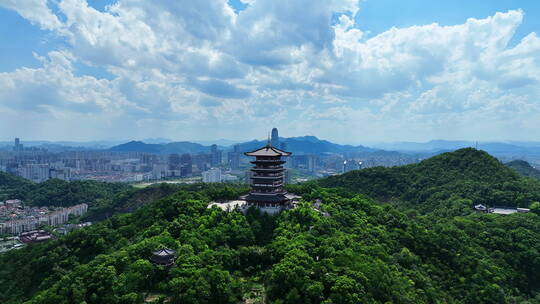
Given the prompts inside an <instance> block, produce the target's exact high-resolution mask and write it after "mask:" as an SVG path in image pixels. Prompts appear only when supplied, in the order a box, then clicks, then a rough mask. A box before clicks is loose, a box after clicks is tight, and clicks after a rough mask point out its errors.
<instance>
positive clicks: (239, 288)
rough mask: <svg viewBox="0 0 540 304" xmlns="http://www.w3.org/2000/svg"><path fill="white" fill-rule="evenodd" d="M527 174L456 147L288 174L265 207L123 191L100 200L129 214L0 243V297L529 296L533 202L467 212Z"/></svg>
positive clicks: (228, 190) (498, 197)
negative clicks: (376, 164)
mask: <svg viewBox="0 0 540 304" xmlns="http://www.w3.org/2000/svg"><path fill="white" fill-rule="evenodd" d="M539 185H540V182H538V181H535V180H533V179H528V178H524V177H521V176H519V175H518V174H517V173H515V172H514V171H513V170H511V169H509V168H507V167H505V166H504V165H502V164H501V163H500V162H498V161H497V160H496V159H494V158H492V157H491V156H489V155H488V154H487V153H485V152H481V151H477V150H474V149H463V150H458V151H455V152H451V153H445V154H442V155H439V156H436V157H434V158H431V159H427V160H424V161H422V162H420V163H418V164H415V165H408V166H404V167H395V168H371V169H364V170H360V171H353V172H350V173H347V174H344V175H341V176H336V177H330V178H327V179H323V180H320V181H317V182H312V183H306V184H300V185H291V186H290V187H289V190H290V191H291V192H294V193H297V194H300V195H302V197H303V199H302V201H301V202H300V203H299V205H298V206H297V208H295V209H292V210H286V211H283V212H281V213H280V214H278V215H276V216H268V215H266V214H261V213H260V212H259V211H258V210H256V209H251V210H249V211H248V212H247V213H246V214H243V213H241V212H237V211H234V212H224V211H222V210H221V209H219V208H217V207H212V208H208V204H209V203H210V202H211V201H213V200H219V199H230V198H234V197H236V196H238V195H241V194H243V193H245V192H246V188H245V187H235V186H227V185H219V184H218V185H193V186H190V187H181V188H177V189H161V190H159V191H158V190H145V191H148V192H145V193H144V194H138V193H139V192H138V191H141V190H134V189H128V190H123V191H121V193H118V194H116V196H115V197H116V203H113V204H112V206H117V207H118V206H129V207H128V209H129V208H133V209H136V210H135V211H133V212H130V213H123V214H116V215H114V216H112V217H111V218H109V219H106V220H104V221H101V222H99V223H97V224H95V225H93V226H90V227H87V228H84V229H80V230H77V231H75V232H72V233H70V234H69V235H67V236H62V237H59V238H58V239H55V240H53V241H50V242H47V243H42V244H34V245H30V246H27V247H25V248H23V249H20V250H14V251H10V252H7V253H4V254H0V286H2V287H1V288H0V303H6V304H16V303H17V304H18V303H51V304H52V303H55V304H57V303H87V304H93V303H113V304H114V303H321V304H331V303H335V304H337V303H540V259H539V256H540V217H539V215H538V214H536V213H535V212H536V211H537V210H533V211H535V212H530V213H516V214H512V215H507V216H503V215H496V214H485V213H475V212H473V211H472V204H473V203H477V202H485V203H488V204H505V205H513V206H529V204H530V203H532V202H533V201H535V200H538V197H539V195H538V193H539V192H538V189H539V187H540V186H539ZM156 187H159V186H156ZM172 192H174V193H172ZM156 193H158V194H156ZM170 193H172V194H170ZM139 195H140V196H139ZM143 198H146V199H143ZM139 199H140V200H139ZM150 200H152V201H151V202H149V201H150ZM314 205H315V206H316V208H315V207H314ZM109 206H110V205H109ZM139 206H140V208H138V209H137V207H139ZM115 208H116V207H112V209H110V210H112V211H111V212H112V213H115V211H114V210H116V209H115ZM118 208H120V207H118ZM118 208H117V209H118ZM122 208H123V207H122ZM120 209H121V208H120ZM120 209H118V210H120ZM126 210H127V209H126ZM126 210H124V209H122V212H124V211H126ZM445 210H446V211H445ZM160 248H171V249H173V250H175V251H176V252H177V256H176V261H175V265H174V266H172V267H171V268H169V269H167V268H163V267H161V266H155V265H153V264H152V263H151V262H150V261H149V257H150V255H151V252H152V251H153V250H156V249H160Z"/></svg>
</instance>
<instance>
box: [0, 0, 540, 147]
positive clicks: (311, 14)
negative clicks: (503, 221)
mask: <svg viewBox="0 0 540 304" xmlns="http://www.w3.org/2000/svg"><path fill="white" fill-rule="evenodd" d="M33 2H35V3H34V4H35V5H34V6H25V5H22V4H19V2H14V1H6V0H0V5H3V6H6V7H9V8H12V9H15V10H16V11H17V12H19V14H21V15H22V16H23V17H25V18H27V19H28V20H30V21H31V22H33V23H35V24H38V25H39V26H40V27H42V28H45V29H50V30H55V31H56V32H57V33H58V34H59V35H60V36H62V37H64V38H65V40H66V42H67V47H66V49H65V50H59V51H56V52H51V53H49V54H48V56H47V59H43V61H44V64H43V67H41V68H37V69H28V68H20V69H18V70H16V71H14V72H11V73H2V74H0V83H2V85H3V88H2V89H0V105H2V106H3V107H5V108H9V109H19V110H21V111H22V110H23V109H24V110H25V111H32V110H34V111H38V110H39V111H44V110H48V111H49V112H50V113H53V112H54V113H57V114H56V115H59V114H58V113H60V112H61V111H62V110H65V111H71V112H78V113H88V112H93V113H109V114H110V115H116V116H114V117H117V118H118V117H123V119H119V120H124V121H125V120H127V121H133V122H135V123H134V124H133V125H134V126H136V128H141V129H143V128H146V129H145V130H152V131H155V130H163V133H164V134H163V135H164V136H170V137H175V138H177V137H179V136H180V137H184V138H187V137H186V136H192V137H191V138H196V137H201V138H216V136H215V135H216V134H214V133H211V132H213V131H212V130H217V129H219V132H221V133H223V134H224V135H222V136H224V137H231V136H227V134H237V133H238V132H245V134H246V135H245V137H253V136H257V135H259V136H260V134H259V133H261V132H262V133H261V134H265V133H264V132H265V131H264V130H266V129H267V128H268V121H271V122H272V123H275V124H279V125H280V126H283V127H284V128H289V129H290V130H292V132H297V133H296V134H294V135H301V134H303V133H312V134H314V133H315V132H314V130H317V132H319V133H315V134H320V135H321V136H324V137H334V138H337V139H340V140H342V141H345V140H348V139H349V140H350V137H351V135H350V134H347V132H351V130H354V131H358V132H361V133H362V134H363V136H370V137H369V138H367V137H365V138H364V139H371V140H373V139H377V138H374V137H375V136H378V137H379V136H383V137H384V136H385V134H387V135H386V138H389V139H403V138H406V139H427V138H429V137H445V136H446V135H449V136H450V135H451V136H457V137H459V136H461V137H463V138H467V137H469V136H485V137H488V136H492V134H490V133H489V130H493V129H498V130H503V131H504V132H502V131H501V134H502V133H504V134H505V136H506V134H513V133H512V132H514V133H515V134H516V136H518V135H520V134H522V132H519V131H518V130H517V128H527V129H528V130H530V131H536V132H537V131H538V130H537V128H538V127H535V124H534V123H532V120H534V117H535V115H538V114H540V108H539V98H538V97H539V96H540V91H539V89H538V88H537V84H538V82H539V81H540V66H539V65H540V38H538V36H537V35H536V34H535V33H531V34H529V35H527V36H526V37H525V38H523V39H522V40H521V41H520V42H518V43H517V45H514V46H510V45H509V44H508V43H509V41H510V40H511V39H512V37H513V35H514V33H515V31H516V29H517V28H518V27H519V25H520V24H521V22H522V19H523V16H524V13H523V12H522V11H509V12H506V13H497V14H495V15H493V16H491V17H488V18H485V19H472V18H471V19H468V20H467V21H466V22H464V23H463V24H458V25H454V26H441V25H439V24H436V23H434V24H429V25H418V26H412V27H407V28H391V29H388V30H387V31H385V32H382V33H380V34H378V35H376V36H374V37H371V38H370V37H367V35H366V34H365V33H364V31H362V24H361V20H360V23H359V24H356V23H355V22H354V20H355V19H354V16H355V14H356V12H357V11H358V3H357V1H352V0H351V1H338V0H335V1H324V2H321V3H318V5H313V2H312V1H307V0H297V1H286V2H279V1H266V0H256V1H246V3H247V4H248V6H247V8H246V9H244V10H242V11H241V12H239V13H238V14H235V13H234V11H233V10H232V8H230V7H229V6H228V4H227V1H225V0H220V1H215V0H205V1H165V0H161V1H152V2H148V1H142V0H119V1H117V2H116V3H115V4H114V5H112V6H109V7H108V8H106V9H105V10H104V11H98V10H96V9H94V8H92V7H91V6H89V5H88V4H87V3H86V1H85V0H60V1H58V5H57V8H58V14H59V15H62V18H59V17H57V16H55V15H54V14H53V13H52V11H51V10H50V9H49V8H48V7H47V3H46V1H33ZM336 14H338V15H339V14H341V16H339V17H338V18H337V20H338V22H337V24H332V20H336V19H335V18H334V17H335V15H336ZM59 20H64V21H63V23H62V22H60V21H59ZM39 55H41V56H42V55H43V54H39ZM80 63H83V64H86V65H89V66H92V67H97V68H102V69H105V70H107V71H108V72H109V73H110V74H111V75H112V79H110V80H107V79H97V78H95V77H93V76H89V75H87V76H81V75H79V74H78V70H77V68H76V67H75V66H78V64H80ZM38 96H39V98H38ZM52 109H54V111H53V110H52ZM51 115H52V114H51ZM111 117H112V116H111ZM263 117H266V119H264V118H263ZM517 119H520V120H521V122H519V121H517ZM150 123H151V124H153V126H154V127H152V128H148V124H150ZM248 125H249V126H250V128H249V129H246V126H248ZM143 126H144V127H143ZM186 126H191V127H192V129H186ZM253 126H255V127H253ZM456 126H458V127H456ZM465 126H470V127H473V128H474V130H472V131H471V130H470V129H469V130H467V128H466V127H465ZM489 126H496V127H494V128H491V129H490V128H489ZM503 126H504V127H503ZM84 127H85V126H80V128H84ZM160 128H162V129H160ZM165 128H166V129H165ZM373 129H377V130H378V131H377V132H373V131H372V130H373ZM336 130H340V131H339V132H338V131H336ZM444 130H447V131H444ZM450 130H451V131H450ZM118 132H119V137H123V136H129V134H131V133H130V132H134V130H133V128H131V127H125V128H124V129H122V130H119V131H118ZM141 132H144V131H141ZM167 132H169V133H167ZM216 132H217V131H216ZM227 132H228V133H227ZM335 132H338V133H337V135H336V133H335ZM437 132H442V133H441V135H439V136H437V134H438V133H437ZM444 132H446V133H444ZM150 135H152V134H150ZM291 135H293V134H291ZM96 136H100V134H98V133H96ZM501 136H502V135H501Z"/></svg>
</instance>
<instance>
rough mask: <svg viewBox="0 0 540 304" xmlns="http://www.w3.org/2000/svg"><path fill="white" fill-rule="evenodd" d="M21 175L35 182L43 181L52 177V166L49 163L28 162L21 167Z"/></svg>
mask: <svg viewBox="0 0 540 304" xmlns="http://www.w3.org/2000/svg"><path fill="white" fill-rule="evenodd" d="M19 175H20V176H21V177H24V178H26V179H29V180H31V181H34V182H38V183H40V182H43V181H46V180H48V179H49V178H50V167H49V165H47V164H28V165H24V166H22V167H19Z"/></svg>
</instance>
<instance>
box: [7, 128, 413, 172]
mask: <svg viewBox="0 0 540 304" xmlns="http://www.w3.org/2000/svg"><path fill="white" fill-rule="evenodd" d="M269 142H270V144H271V145H272V146H273V147H274V148H277V149H280V150H282V151H286V150H287V143H286V142H284V141H282V140H281V139H280V137H279V133H278V130H277V128H274V129H272V133H271V137H270V138H269ZM246 150H248V148H246V145H238V144H237V145H233V146H231V147H229V148H223V147H221V148H220V147H218V146H217V145H212V146H211V147H210V148H209V150H208V151H206V152H197V153H183V154H178V153H170V154H153V153H144V152H119V151H107V150H94V151H78V150H77V151H63V152H54V153H53V152H49V151H47V150H45V149H39V148H35V147H31V148H29V147H25V146H23V144H22V143H21V140H20V139H19V138H16V139H15V143H14V145H13V147H12V148H10V149H9V150H3V151H0V171H6V172H9V173H12V174H14V175H18V176H21V177H24V178H26V179H29V180H32V181H34V182H42V181H45V180H48V179H51V178H58V179H63V180H87V179H90V180H99V181H110V182H141V181H159V180H165V179H184V178H189V179H190V180H193V179H202V180H203V181H205V182H248V181H249V179H250V176H249V174H250V173H249V170H248V169H249V166H250V164H249V158H248V157H247V156H246V155H244V152H246ZM283 159H284V160H286V163H285V164H284V167H285V168H286V169H292V170H288V171H287V173H285V182H295V181H300V180H303V179H310V178H316V177H324V176H329V175H336V174H341V173H345V172H348V171H351V170H357V169H362V168H367V167H373V166H396V165H404V164H409V163H413V162H416V161H418V160H417V159H414V158H413V157H407V156H404V155H403V154H392V153H386V154H385V153H379V154H373V153H368V152H365V153H362V152H353V153H352V152H347V153H345V152H344V153H318V152H317V151H313V153H300V152H299V153H295V154H294V155H290V156H283Z"/></svg>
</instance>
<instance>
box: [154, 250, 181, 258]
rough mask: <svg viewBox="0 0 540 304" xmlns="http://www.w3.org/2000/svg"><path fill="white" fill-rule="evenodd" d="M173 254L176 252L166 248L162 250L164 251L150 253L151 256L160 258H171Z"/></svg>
mask: <svg viewBox="0 0 540 304" xmlns="http://www.w3.org/2000/svg"><path fill="white" fill-rule="evenodd" d="M175 253H176V252H175V251H174V250H171V249H168V248H164V249H160V250H156V251H154V252H152V254H153V255H155V256H162V257H166V256H171V255H174V254H175Z"/></svg>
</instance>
